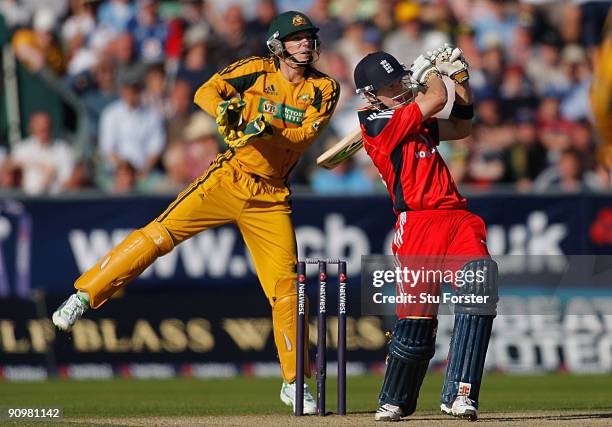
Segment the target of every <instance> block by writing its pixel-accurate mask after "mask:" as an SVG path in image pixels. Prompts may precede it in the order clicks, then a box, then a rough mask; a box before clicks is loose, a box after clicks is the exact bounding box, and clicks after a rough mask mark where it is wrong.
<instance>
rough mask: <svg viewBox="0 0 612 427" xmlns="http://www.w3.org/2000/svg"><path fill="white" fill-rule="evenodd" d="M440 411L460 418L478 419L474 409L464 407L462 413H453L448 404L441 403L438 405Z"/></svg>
mask: <svg viewBox="0 0 612 427" xmlns="http://www.w3.org/2000/svg"><path fill="white" fill-rule="evenodd" d="M440 412H441V413H442V414H443V415H448V416H450V417H455V418H460V419H464V420H468V421H477V420H478V411H476V410H474V409H466V411H465V412H464V413H463V414H457V413H453V410H452V409H451V408H449V407H448V406H446V405H444V404H442V405H440Z"/></svg>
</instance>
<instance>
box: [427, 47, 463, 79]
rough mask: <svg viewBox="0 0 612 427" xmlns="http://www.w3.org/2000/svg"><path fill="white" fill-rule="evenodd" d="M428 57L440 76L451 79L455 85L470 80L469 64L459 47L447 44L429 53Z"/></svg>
mask: <svg viewBox="0 0 612 427" xmlns="http://www.w3.org/2000/svg"><path fill="white" fill-rule="evenodd" d="M427 57H428V58H429V60H430V62H431V63H432V64H434V65H435V67H436V69H437V70H438V71H439V72H440V74H442V75H444V76H448V77H450V78H451V80H453V81H454V82H455V83H463V82H466V81H468V80H469V78H470V73H469V71H468V67H469V64H468V62H467V61H466V60H465V57H464V56H463V51H462V50H461V49H459V48H458V47H452V46H451V45H449V44H448V43H445V44H444V46H443V47H440V48H438V49H435V50H434V51H432V52H427Z"/></svg>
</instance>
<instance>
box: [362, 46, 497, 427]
mask: <svg viewBox="0 0 612 427" xmlns="http://www.w3.org/2000/svg"><path fill="white" fill-rule="evenodd" d="M442 75H445V76H449V77H450V78H451V79H452V80H453V81H454V85H455V103H454V105H453V108H452V112H451V115H450V117H449V119H447V120H442V119H436V118H434V115H435V114H437V113H438V112H440V111H441V110H442V109H443V107H444V105H445V104H446V102H447V92H446V87H445V85H444V82H443V81H442V78H441V76H442ZM468 80H469V71H468V64H467V62H466V61H465V58H464V57H463V53H462V51H461V50H460V49H458V48H453V47H451V46H448V45H445V46H444V47H441V48H439V49H436V50H435V51H434V52H428V53H427V55H421V56H419V57H418V58H417V59H416V60H415V61H414V63H413V64H412V67H411V68H410V69H409V70H406V69H404V67H403V65H402V64H400V62H399V61H398V60H397V59H396V58H394V57H393V56H392V55H390V54H388V53H385V52H376V53H373V54H370V55H368V56H366V57H365V58H363V59H362V60H361V62H359V64H358V65H357V67H356V69H355V86H356V87H357V93H359V94H360V95H362V96H363V97H364V98H365V99H366V100H367V101H368V103H369V106H368V107H367V108H365V109H363V110H361V111H359V121H360V123H361V131H362V134H363V140H364V148H365V150H366V151H367V153H368V155H369V156H370V157H371V158H372V161H373V162H374V164H375V165H376V167H377V168H378V170H379V172H380V174H381V177H382V179H383V180H384V182H385V184H386V186H387V189H388V191H389V194H390V195H391V199H392V200H393V208H394V211H395V213H396V214H397V223H396V233H395V238H394V240H393V253H394V254H395V255H396V257H397V258H398V259H399V260H400V262H401V261H402V259H403V258H406V257H412V256H416V257H445V258H449V257H450V258H452V257H458V258H459V259H463V260H464V262H462V264H461V265H459V266H457V265H455V266H453V267H454V268H458V269H459V271H461V272H462V273H466V272H471V274H466V275H465V277H466V278H467V277H478V278H482V280H471V281H470V280H467V279H466V283H465V284H463V286H461V287H458V286H455V288H456V292H457V293H458V294H463V295H466V296H473V295H475V296H487V297H489V298H487V299H486V301H488V302H487V304H480V305H478V304H471V303H466V304H456V306H455V325H454V330H453V336H452V340H451V344H450V351H449V355H448V367H447V370H446V378H445V381H444V388H443V391H442V396H441V406H440V407H441V410H442V411H443V412H444V413H447V414H450V415H454V416H458V417H463V418H469V419H472V420H474V419H476V418H477V416H478V394H479V390H480V384H481V380H482V373H483V366H484V362H485V356H486V351H487V346H488V343H489V337H490V335H491V326H492V324H493V318H494V317H495V314H496V305H497V288H496V278H497V266H496V264H495V262H494V261H493V260H492V259H491V258H490V256H489V253H488V250H487V247H486V230H485V224H484V222H483V220H482V219H481V218H480V217H479V216H477V215H475V214H473V213H471V212H469V211H468V210H467V208H466V199H465V198H464V197H463V196H461V194H459V191H458V190H457V186H456V185H455V182H454V180H453V177H452V176H451V174H450V172H449V170H448V168H447V166H446V164H445V163H444V160H443V159H442V157H441V156H440V153H439V152H438V149H437V147H438V145H439V143H440V140H456V139H461V138H465V137H467V136H468V135H469V134H470V132H471V120H472V118H473V116H474V108H473V106H472V94H471V90H470V87H469V84H468ZM426 264H427V265H429V266H440V265H439V264H437V263H434V262H428V263H426ZM436 285H437V284H436ZM455 285H457V284H455ZM399 287H400V289H402V290H403V291H408V293H409V292H410V289H415V290H420V289H423V288H422V287H419V286H416V287H414V288H413V287H410V286H409V287H404V286H402V284H400V285H399ZM428 289H429V290H430V291H434V292H435V291H437V290H438V287H437V286H433V287H431V288H428ZM417 301H418V300H417ZM397 308H398V310H397V311H398V321H397V323H396V325H395V328H394V331H393V335H392V339H391V343H390V348H389V355H388V359H387V369H386V372H385V379H384V382H383V385H382V389H381V391H380V396H379V401H380V407H379V409H378V411H377V412H376V415H375V419H376V420H377V421H397V420H399V419H400V418H401V417H404V416H407V415H410V414H412V413H413V412H414V411H415V409H416V404H417V398H418V395H419V389H420V387H421V384H422V382H423V378H424V376H425V373H426V372H427V367H428V365H429V361H430V360H431V358H432V357H433V355H434V351H435V339H436V327H437V318H436V315H437V311H435V310H433V311H432V310H431V308H432V307H430V306H427V305H425V306H423V305H419V304H412V305H403V306H398V307H397Z"/></svg>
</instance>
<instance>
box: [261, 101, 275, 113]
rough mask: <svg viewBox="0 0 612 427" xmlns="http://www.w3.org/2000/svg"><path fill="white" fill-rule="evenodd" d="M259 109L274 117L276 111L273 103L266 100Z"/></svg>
mask: <svg viewBox="0 0 612 427" xmlns="http://www.w3.org/2000/svg"><path fill="white" fill-rule="evenodd" d="M261 108H262V110H263V112H264V113H267V114H271V115H275V114H276V111H277V110H278V108H277V107H276V104H275V103H274V102H272V101H268V100H266V101H265V102H264V103H263V104H262V106H261Z"/></svg>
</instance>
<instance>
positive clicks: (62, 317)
mask: <svg viewBox="0 0 612 427" xmlns="http://www.w3.org/2000/svg"><path fill="white" fill-rule="evenodd" d="M87 309H89V301H88V298H87V294H83V293H82V292H77V293H76V294H72V295H70V298H68V299H67V300H66V301H64V302H63V304H62V305H60V306H59V308H58V309H57V310H55V313H53V317H52V320H53V324H54V325H55V326H57V327H58V328H59V329H61V330H62V331H67V330H69V329H70V328H71V327H72V325H74V323H75V322H76V321H77V320H79V319H80V318H81V316H82V315H83V313H85V312H86V311H87Z"/></svg>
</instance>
